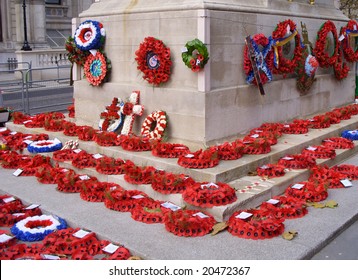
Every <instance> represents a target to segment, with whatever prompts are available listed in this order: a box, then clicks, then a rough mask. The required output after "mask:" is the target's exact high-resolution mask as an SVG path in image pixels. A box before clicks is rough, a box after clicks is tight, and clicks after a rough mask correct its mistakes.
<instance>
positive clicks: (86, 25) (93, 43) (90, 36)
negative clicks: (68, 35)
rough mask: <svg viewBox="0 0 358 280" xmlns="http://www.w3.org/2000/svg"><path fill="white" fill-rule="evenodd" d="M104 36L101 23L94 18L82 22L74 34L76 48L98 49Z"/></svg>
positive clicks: (85, 49)
mask: <svg viewBox="0 0 358 280" xmlns="http://www.w3.org/2000/svg"><path fill="white" fill-rule="evenodd" d="M105 36H106V32H105V29H104V28H103V24H102V23H100V22H98V21H95V20H86V21H84V22H82V23H81V24H80V25H79V26H78V28H77V30H76V32H75V35H74V39H75V44H76V46H77V48H79V49H80V50H82V51H89V50H98V49H100V48H101V47H102V45H103V43H104V39H105Z"/></svg>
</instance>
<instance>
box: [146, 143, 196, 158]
mask: <svg viewBox="0 0 358 280" xmlns="http://www.w3.org/2000/svg"><path fill="white" fill-rule="evenodd" d="M189 152H190V150H189V148H188V147H187V146H186V145H183V144H173V143H163V142H160V141H157V143H156V144H154V145H153V149H152V155H153V156H156V157H161V158H178V157H180V156H185V155H186V154H188V153H189Z"/></svg>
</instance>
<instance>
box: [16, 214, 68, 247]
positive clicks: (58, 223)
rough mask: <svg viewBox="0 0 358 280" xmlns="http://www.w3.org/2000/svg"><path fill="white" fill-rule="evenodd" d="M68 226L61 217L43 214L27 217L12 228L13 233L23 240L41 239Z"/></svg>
mask: <svg viewBox="0 0 358 280" xmlns="http://www.w3.org/2000/svg"><path fill="white" fill-rule="evenodd" d="M65 228H67V223H66V221H65V220H63V219H61V218H60V217H54V216H52V215H41V216H32V217H27V218H26V219H23V220H21V221H20V222H17V223H16V224H15V225H14V226H13V227H12V228H11V233H12V234H13V235H15V236H16V238H17V239H19V240H22V241H29V242H32V241H39V240H43V239H44V238H45V236H47V235H49V234H50V233H52V232H54V231H55V230H60V229H65Z"/></svg>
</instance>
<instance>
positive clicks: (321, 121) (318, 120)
mask: <svg viewBox="0 0 358 280" xmlns="http://www.w3.org/2000/svg"><path fill="white" fill-rule="evenodd" d="M309 121H310V122H309V127H311V128H314V129H321V128H328V127H330V126H331V119H330V117H329V116H327V115H326V114H324V115H318V116H314V117H313V118H312V119H310V120H309Z"/></svg>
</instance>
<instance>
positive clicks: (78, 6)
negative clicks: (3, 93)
mask: <svg viewBox="0 0 358 280" xmlns="http://www.w3.org/2000/svg"><path fill="white" fill-rule="evenodd" d="M93 2H94V0H0V62H7V60H8V59H9V58H14V57H15V51H18V50H20V49H21V48H22V46H23V43H24V23H23V19H24V17H23V4H24V3H25V4H26V21H27V41H28V43H29V45H30V47H31V48H32V49H33V50H36V49H38V50H39V49H60V48H61V49H63V48H64V42H65V40H66V38H67V37H68V36H69V35H71V20H72V18H73V17H77V16H78V14H79V13H81V12H82V11H84V10H86V9H88V8H89V6H90V5H91V4H92V3H93Z"/></svg>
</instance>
